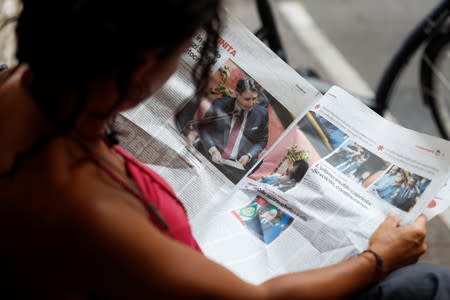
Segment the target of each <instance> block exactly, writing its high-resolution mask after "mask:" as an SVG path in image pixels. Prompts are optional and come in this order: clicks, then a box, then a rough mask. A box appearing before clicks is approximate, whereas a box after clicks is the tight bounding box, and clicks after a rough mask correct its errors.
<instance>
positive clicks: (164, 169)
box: [116, 16, 450, 283]
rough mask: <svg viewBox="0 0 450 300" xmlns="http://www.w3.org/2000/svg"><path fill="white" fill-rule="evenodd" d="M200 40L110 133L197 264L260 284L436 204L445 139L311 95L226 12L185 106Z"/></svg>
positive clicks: (345, 252)
mask: <svg viewBox="0 0 450 300" xmlns="http://www.w3.org/2000/svg"><path fill="white" fill-rule="evenodd" d="M203 42H204V36H203V35H202V34H201V33H200V34H198V35H196V36H195V37H194V38H193V41H192V45H191V46H190V47H189V49H188V50H187V51H186V53H184V55H183V57H182V59H181V62H180V66H179V68H178V71H177V72H176V74H174V75H173V77H172V78H171V79H170V80H169V81H168V83H167V84H166V85H165V86H164V87H163V88H162V89H161V90H160V91H159V92H158V93H157V94H156V95H154V96H153V97H151V98H149V99H148V100H146V101H145V102H144V103H143V104H141V105H140V106H138V107H136V108H134V109H132V110H130V111H127V112H125V113H123V114H122V115H121V116H120V117H119V118H118V119H117V120H116V126H117V127H118V128H119V131H121V132H123V133H124V134H123V135H122V141H121V143H122V145H123V146H124V147H125V148H126V149H128V150H129V151H130V152H132V153H133V154H134V155H135V156H136V157H137V158H138V159H139V160H141V161H142V162H143V163H145V164H147V165H148V166H149V167H151V168H153V169H154V170H156V171H157V172H158V173H159V174H161V175H162V176H163V177H164V178H165V179H166V180H167V181H168V182H169V183H170V184H171V186H172V187H173V188H174V190H175V192H176V193H177V195H178V196H179V198H180V199H181V200H182V202H183V203H184V205H185V207H186V209H187V212H188V215H189V218H190V220H191V224H192V227H193V232H194V235H195V237H196V238H197V240H198V242H199V244H200V245H201V247H202V250H203V251H204V253H205V255H207V256H208V257H209V258H211V259H213V260H215V261H217V262H218V263H220V264H223V265H224V266H226V267H227V268H229V269H230V270H232V271H233V272H235V273H236V274H237V275H239V276H240V277H242V278H243V279H244V280H247V281H249V282H252V283H260V282H262V281H264V280H267V279H269V278H271V277H273V276H276V275H279V274H284V273H288V272H293V271H300V270H306V269H310V268H316V267H320V266H325V265H329V264H332V263H336V262H339V261H341V260H343V259H345V258H347V257H349V256H352V255H355V254H356V253H358V252H360V251H361V250H363V249H365V248H366V247H367V244H368V239H369V237H370V235H371V233H372V232H373V231H374V230H375V229H376V227H377V226H378V225H379V224H380V223H381V222H382V221H383V220H384V219H385V217H386V215H387V214H388V213H390V212H394V213H396V214H397V215H398V217H399V218H400V220H401V223H403V224H406V223H410V222H412V221H414V219H415V218H417V216H419V215H420V214H422V213H423V214H425V215H426V216H427V217H428V218H432V217H434V216H436V215H437V214H439V213H441V212H443V211H444V210H445V209H446V208H448V206H449V205H450V202H449V200H448V199H450V197H448V195H449V191H448V189H449V187H448V186H447V185H446V182H447V180H448V177H449V176H448V171H449V164H450V144H449V143H448V142H446V141H444V140H441V139H438V138H434V137H431V136H427V135H424V134H420V133H417V132H414V131H411V130H408V129H405V128H402V127H400V126H398V125H396V124H393V123H390V122H388V121H386V120H385V119H383V118H381V117H379V116H378V115H377V114H375V113H374V112H372V111H371V110H370V109H368V108H367V107H366V106H364V105H363V104H362V103H361V102H360V101H359V100H357V99H355V98H354V97H352V96H351V95H350V94H348V93H347V92H345V91H344V90H342V89H340V88H339V87H333V88H331V89H330V90H329V91H328V92H327V93H326V94H325V95H322V94H321V93H319V92H318V91H317V90H316V89H315V88H314V87H312V86H311V85H309V84H308V83H307V82H306V81H305V80H304V79H303V78H301V77H300V76H299V75H298V74H297V73H296V72H295V71H294V70H293V69H291V68H290V67H289V66H287V65H286V64H285V63H284V62H282V61H281V60H280V59H279V58H278V57H277V56H276V55H274V54H273V53H272V52H271V51H270V50H268V48H267V47H266V46H265V45H264V44H262V43H261V42H260V41H259V40H258V39H257V38H256V37H254V36H253V34H252V33H250V32H249V31H248V30H247V29H246V28H245V27H244V26H243V25H241V24H240V23H239V22H237V21H235V20H234V19H232V18H231V17H229V16H227V26H226V28H225V30H224V32H223V34H222V36H221V38H220V40H219V48H220V51H219V53H218V55H217V57H216V62H215V65H214V68H213V70H212V73H211V80H210V83H209V86H208V89H207V93H206V94H205V95H203V96H202V97H201V99H200V100H198V98H199V97H193V94H194V85H193V83H192V79H191V75H190V74H191V71H192V68H193V66H194V64H195V63H196V61H198V59H199V56H200V52H201V49H202V47H203Z"/></svg>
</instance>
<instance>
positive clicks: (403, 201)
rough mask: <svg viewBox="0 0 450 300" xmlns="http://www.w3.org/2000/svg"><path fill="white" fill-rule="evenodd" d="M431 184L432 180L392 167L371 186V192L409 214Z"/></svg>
mask: <svg viewBox="0 0 450 300" xmlns="http://www.w3.org/2000/svg"><path fill="white" fill-rule="evenodd" d="M430 182H431V180H430V179H427V178H425V177H422V176H419V175H416V174H413V173H411V172H409V171H407V170H405V169H402V168H400V167H398V166H396V165H391V166H390V167H389V169H388V170H387V171H386V173H384V174H383V176H381V177H380V179H379V180H378V181H376V182H375V183H374V184H373V185H372V186H371V188H370V191H371V192H372V193H373V194H374V195H376V196H377V197H378V198H380V199H382V200H384V201H386V202H388V203H389V204H391V205H393V206H395V207H397V208H399V209H401V210H403V211H406V212H407V211H409V210H411V208H413V207H414V205H415V204H416V203H417V202H418V200H419V198H420V196H421V195H422V194H423V192H424V191H425V190H426V188H427V187H428V185H429V184H430Z"/></svg>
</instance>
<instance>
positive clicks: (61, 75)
mask: <svg viewBox="0 0 450 300" xmlns="http://www.w3.org/2000/svg"><path fill="white" fill-rule="evenodd" d="M219 6H220V3H219V1H213V0H196V1H188V0H185V1H183V0H165V1H141V0H128V1H126V2H123V1H118V0H90V1H83V0H65V1H60V0H40V1H35V0H24V1H23V11H22V13H21V15H20V17H19V19H18V22H17V30H16V32H17V43H18V44H17V46H18V48H17V59H18V61H19V64H18V65H17V66H16V67H14V68H12V69H9V70H7V71H4V72H2V73H0V75H1V78H0V114H1V116H0V138H1V139H2V141H3V142H2V144H1V154H2V155H1V159H0V171H1V178H0V199H1V203H0V234H1V236H2V244H1V247H0V263H1V270H2V273H3V274H6V275H5V276H4V277H5V278H6V279H7V280H8V281H9V282H8V284H9V286H8V287H9V288H11V289H15V292H16V293H19V294H20V295H21V296H22V297H23V298H26V299H28V298H32V299H36V298H43V299H74V298H75V299H91V298H106V299H149V298H194V299H201V298H208V299H219V298H220V299H294V298H297V297H298V298H301V299H317V298H324V299H331V298H333V299H335V298H345V297H349V296H350V295H357V294H358V293H359V292H360V291H361V290H364V289H366V288H368V287H369V286H371V285H372V284H374V283H375V282H376V281H378V280H379V279H380V276H384V275H387V274H389V273H390V272H391V271H394V270H396V269H398V268H401V267H403V266H407V265H409V264H412V263H414V262H416V261H417V259H418V258H419V256H420V255H421V254H422V253H423V252H424V251H425V249H426V246H425V244H424V242H423V240H424V237H425V232H426V221H425V219H424V218H423V217H420V218H419V219H418V220H417V222H415V223H414V224H412V225H409V226H405V227H398V226H397V225H398V224H397V220H396V218H395V217H394V216H390V217H388V218H387V220H386V221H385V222H384V223H383V224H382V225H381V226H380V228H379V229H378V230H377V231H376V232H375V233H374V235H373V236H372V238H371V240H370V245H369V247H370V249H371V251H372V252H365V253H363V254H362V255H360V256H357V257H354V258H351V259H349V260H347V261H345V262H342V263H340V264H337V265H334V266H330V267H327V268H323V269H317V270H312V271H308V272H303V273H296V274H290V275H286V276H280V277H277V278H274V279H272V280H269V281H267V282H265V283H263V284H261V285H251V284H249V283H246V282H244V281H242V280H241V279H239V278H237V277H236V276H235V275H234V274H232V273H231V272H229V271H227V270H226V269H224V268H223V267H221V266H219V265H218V264H216V263H214V262H212V261H210V260H208V259H207V258H205V257H204V256H203V255H202V253H201V250H200V248H199V247H198V245H197V243H196V242H195V239H194V238H193V237H192V234H191V231H190V228H189V224H188V222H187V218H186V214H185V212H184V210H183V208H182V206H181V204H180V203H179V202H178V200H177V199H176V197H175V195H174V193H173V191H172V190H171V189H170V187H168V185H167V184H166V183H165V182H164V180H162V179H161V178H160V177H159V176H158V175H156V174H155V173H154V172H152V171H150V170H147V169H145V168H144V167H142V166H141V165H140V164H139V163H137V162H136V161H135V160H134V159H133V158H132V157H131V156H130V155H129V154H127V153H125V152H124V151H123V150H121V148H118V147H114V146H113V145H112V143H113V142H114V140H113V139H111V138H109V139H108V137H106V136H105V134H104V129H105V127H107V125H108V122H109V120H111V118H113V117H114V115H116V114H117V113H118V112H119V111H121V110H124V109H128V108H131V107H133V106H135V105H136V104H138V103H139V102H140V101H142V100H143V99H145V98H146V97H148V96H149V95H151V94H152V93H154V92H155V91H157V90H158V89H159V88H160V87H161V85H162V84H163V83H164V82H165V81H166V80H167V79H168V78H169V76H170V75H171V74H172V73H173V72H174V70H175V69H176V66H177V63H178V59H179V57H180V55H181V54H182V53H183V51H185V50H186V48H187V46H189V44H190V39H191V37H192V36H193V35H194V34H195V33H197V32H198V31H199V30H205V33H206V35H207V37H208V39H207V41H206V44H205V47H204V51H203V54H202V59H201V60H200V62H199V64H198V67H197V68H196V69H195V71H194V78H195V79H196V82H197V83H198V88H199V91H201V88H202V87H203V86H204V85H205V84H204V83H205V82H206V80H207V78H208V75H209V73H208V69H209V66H210V65H211V62H212V60H213V58H214V56H215V55H214V54H215V47H216V46H215V45H216V40H217V36H218V30H219V28H220V17H219ZM380 258H382V259H383V260H384V263H383V264H381V261H380ZM399 272H400V273H401V274H400V275H396V274H398V273H399ZM417 272H420V273H417ZM405 274H406V275H405ZM415 274H419V275H418V276H419V278H417V276H412V275H415ZM436 274H437V275H436ZM446 274H447V273H446V271H442V270H438V269H433V270H428V269H426V268H424V267H410V268H404V269H401V270H400V271H397V272H394V273H392V274H391V275H389V276H392V279H391V280H385V281H383V282H381V283H380V284H379V285H377V286H375V287H374V289H373V290H372V291H378V290H380V289H381V291H382V292H383V293H390V291H391V290H392V288H389V287H399V288H402V284H404V285H405V286H408V287H409V286H412V287H415V286H417V285H415V282H414V281H411V280H416V281H418V280H420V283H421V285H424V284H426V283H427V282H432V280H431V279H427V277H426V276H434V277H433V278H436V276H448V275H446ZM5 278H4V279H5ZM399 278H400V279H404V280H408V281H409V282H407V283H406V284H405V282H403V283H400V282H398V280H400V279H399ZM446 278H448V277H446ZM396 280H397V281H396ZM447 281H448V280H447ZM2 282H3V283H4V281H2ZM386 282H387V284H385V283H386ZM433 282H436V284H433V285H431V284H430V287H429V288H428V289H426V288H424V289H423V293H426V295H429V294H432V293H439V292H440V293H443V292H444V293H448V290H443V289H444V288H446V287H445V285H444V283H445V278H444V279H443V281H442V282H441V281H439V280H435V281H433ZM383 284H385V286H383ZM323 287H326V288H323ZM4 291H5V290H4V289H2V292H3V293H4ZM364 295H368V294H367V293H365V294H364ZM419 295H422V294H419ZM424 295H425V294H424Z"/></svg>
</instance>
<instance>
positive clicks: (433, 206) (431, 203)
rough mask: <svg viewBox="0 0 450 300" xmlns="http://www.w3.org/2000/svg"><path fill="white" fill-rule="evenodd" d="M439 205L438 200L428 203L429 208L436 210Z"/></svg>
mask: <svg viewBox="0 0 450 300" xmlns="http://www.w3.org/2000/svg"><path fill="white" fill-rule="evenodd" d="M436 205H437V203H436V200H434V199H433V200H431V201H430V203H428V208H435V207H436Z"/></svg>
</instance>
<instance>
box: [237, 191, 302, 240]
mask: <svg viewBox="0 0 450 300" xmlns="http://www.w3.org/2000/svg"><path fill="white" fill-rule="evenodd" d="M232 213H233V215H234V216H235V217H236V218H237V219H238V220H239V221H240V222H241V223H242V224H243V225H244V226H245V227H246V228H247V229H248V230H249V231H250V232H251V233H253V234H254V235H255V236H256V237H257V238H258V239H260V240H261V241H263V242H264V243H265V244H270V243H272V242H273V241H274V240H275V239H276V238H277V237H278V236H279V235H280V234H281V233H282V232H283V231H284V230H286V228H287V227H288V226H289V225H290V224H291V223H292V221H293V220H294V219H293V218H292V217H291V216H290V215H288V214H287V213H285V212H283V211H282V210H280V209H279V208H278V207H276V206H275V205H273V204H271V203H269V202H267V201H266V200H265V199H264V198H262V197H258V198H256V199H255V200H253V201H252V202H251V203H250V204H249V205H247V206H245V207H243V208H241V209H238V210H234V211H233V212H232Z"/></svg>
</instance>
